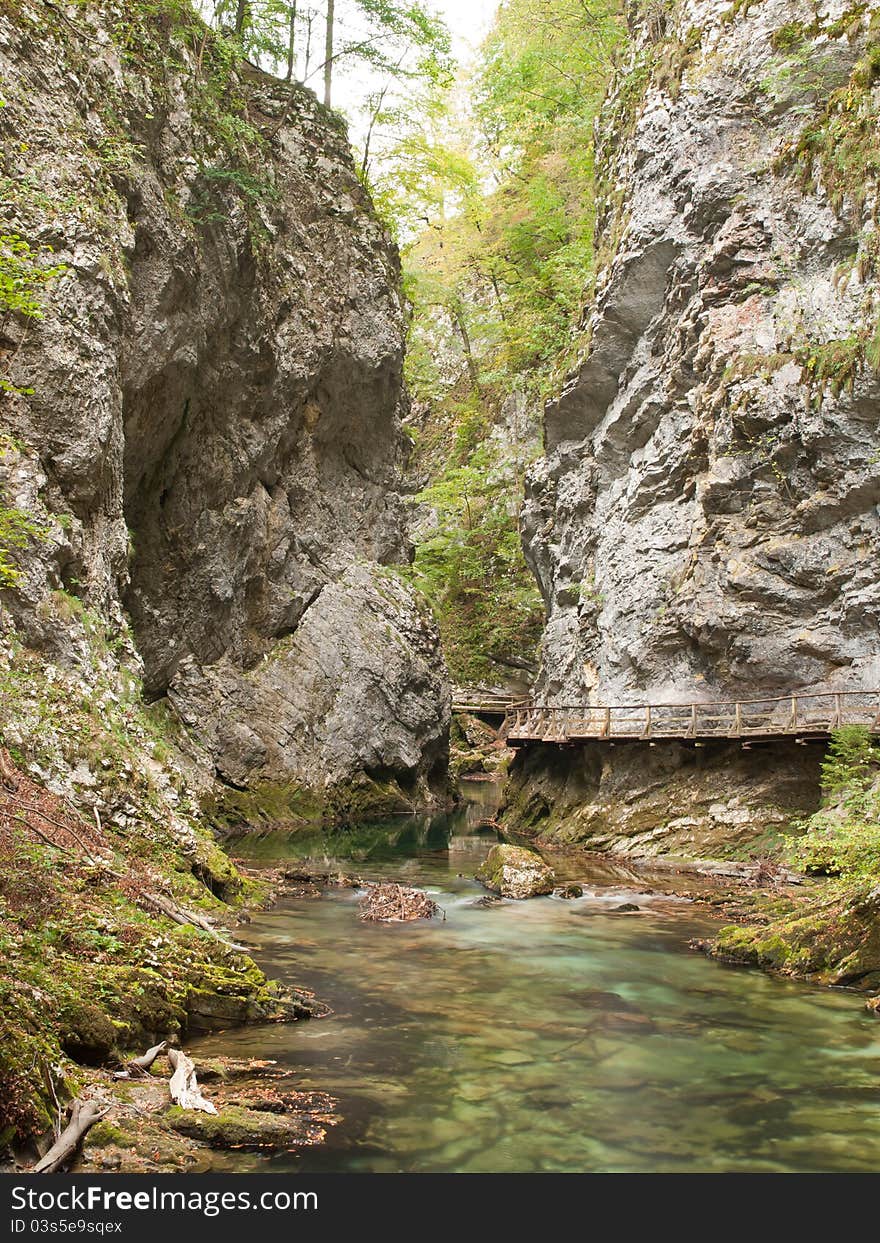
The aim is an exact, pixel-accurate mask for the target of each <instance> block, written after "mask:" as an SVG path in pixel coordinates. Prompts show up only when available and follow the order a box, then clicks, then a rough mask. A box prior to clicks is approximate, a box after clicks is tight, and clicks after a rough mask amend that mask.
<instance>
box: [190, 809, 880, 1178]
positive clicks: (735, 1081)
mask: <svg viewBox="0 0 880 1243" xmlns="http://www.w3.org/2000/svg"><path fill="white" fill-rule="evenodd" d="M488 796H489V797H490V795H488ZM480 814H485V813H484V812H481V811H480V810H479V809H475V808H473V807H472V808H470V809H469V810H468V811H467V812H465V813H462V814H461V815H459V816H457V817H453V818H447V819H445V820H441V821H437V822H434V824H433V825H429V824H426V823H421V824H419V823H416V822H409V823H404V824H401V823H399V822H398V823H397V824H395V825H392V826H387V827H385V828H383V829H378V828H377V829H373V830H358V831H356V832H354V833H352V834H346V835H339V834H337V835H333V836H332V837H327V838H324V839H321V840H315V839H312V840H311V841H304V840H303V839H302V838H292V839H284V838H278V837H271V838H262V839H259V840H255V841H252V842H249V843H248V853H249V855H250V856H251V858H254V857H257V858H263V859H264V860H266V861H267V862H268V861H270V860H273V861H274V860H278V859H281V858H285V859H295V858H296V859H299V858H309V859H310V861H311V863H312V864H314V865H315V866H316V867H318V866H323V864H324V862H325V861H326V862H330V861H334V860H335V861H338V862H339V864H340V865H341V867H342V869H343V870H347V871H356V872H358V873H360V874H361V875H364V876H368V877H379V876H381V877H386V878H392V879H400V880H403V881H406V882H408V883H412V884H416V885H420V886H422V887H425V888H428V889H429V890H431V891H433V892H434V895H435V898H436V900H437V901H438V902H439V903H440V905H441V906H442V907H443V908H444V910H445V912H446V919H445V921H444V922H439V921H437V920H435V921H431V922H429V923H428V922H419V923H416V924H401V925H390V926H389V925H381V924H365V923H362V922H360V920H359V919H358V915H357V901H358V899H357V895H356V894H355V893H353V892H351V891H350V890H343V891H331V892H329V893H327V894H325V896H323V897H322V898H320V899H293V898H288V899H285V900H284V901H282V902H281V903H280V904H279V905H278V906H276V907H275V908H274V909H273V910H272V911H269V912H267V913H265V914H263V915H261V916H260V917H259V918H258V919H255V920H254V922H253V923H252V924H251V925H249V927H248V929H247V933H248V940H249V941H251V942H252V943H255V944H257V945H258V946H259V949H258V952H257V954H256V957H257V958H258V960H259V961H260V963H261V965H262V966H264V968H265V969H266V970H267V971H268V972H269V973H270V974H273V975H275V976H278V977H280V978H282V979H286V980H288V981H289V982H291V983H294V984H298V985H301V986H306V987H309V988H311V989H313V990H314V991H315V992H316V993H317V994H318V996H319V997H320V998H321V999H322V1000H324V1001H327V1002H328V1003H329V1004H330V1005H331V1006H332V1007H333V1010H334V1014H333V1016H332V1017H330V1018H327V1019H322V1020H320V1021H314V1022H310V1023H298V1024H294V1025H290V1026H263V1027H252V1028H246V1029H242V1030H238V1031H232V1032H225V1033H222V1034H218V1035H214V1036H211V1037H209V1038H205V1039H204V1040H202V1041H200V1042H198V1044H197V1046H196V1051H197V1053H198V1052H201V1053H202V1054H203V1055H206V1056H207V1055H209V1054H210V1053H217V1052H223V1053H228V1054H231V1055H234V1056H257V1057H271V1058H277V1059H278V1061H279V1062H281V1063H282V1064H284V1065H289V1066H291V1067H293V1068H295V1069H296V1071H297V1072H298V1079H297V1085H296V1086H298V1087H300V1088H303V1089H308V1088H319V1089H324V1090H326V1091H329V1092H331V1093H332V1094H333V1095H334V1096H336V1097H337V1098H338V1099H339V1102H340V1109H339V1112H340V1113H341V1114H342V1116H343V1119H344V1120H343V1122H342V1123H341V1125H339V1126H338V1127H336V1128H335V1129H333V1130H331V1131H330V1133H329V1138H328V1142H327V1143H326V1144H325V1145H323V1146H321V1147H319V1148H314V1149H306V1150H304V1151H302V1152H301V1153H299V1154H285V1155H283V1156H280V1157H276V1158H273V1159H271V1161H267V1160H266V1159H265V1158H258V1157H254V1156H248V1155H246V1154H234V1155H233V1156H231V1157H230V1158H229V1161H230V1163H231V1165H232V1166H234V1167H235V1168H238V1169H250V1168H259V1169H263V1170H266V1169H267V1167H268V1168H269V1169H274V1170H278V1171H279V1172H280V1171H282V1170H285V1171H286V1170H291V1169H298V1170H302V1171H313V1170H347V1171H407V1170H419V1171H447V1170H449V1171H464V1172H479V1171H542V1170H555V1171H688V1170H691V1171H699V1170H704V1171H761V1170H767V1171H822V1170H839V1171H856V1170H860V1171H862V1170H876V1169H878V1168H880V1024H878V1023H877V1021H876V1019H872V1018H870V1017H869V1016H867V1015H865V1014H863V1012H862V1010H861V1008H860V999H859V998H858V997H857V996H854V995H853V994H847V993H836V992H831V991H827V990H821V989H813V988H809V987H806V986H802V985H798V984H794V983H789V982H785V981H780V980H776V979H771V978H769V977H767V976H764V975H761V974H759V973H757V972H752V971H745V970H738V969H734V968H728V967H724V966H721V965H719V964H717V963H713V962H710V961H708V960H707V959H705V958H703V957H702V955H699V954H696V953H694V952H693V951H690V950H688V949H687V941H688V938H689V937H691V936H694V935H699V934H700V933H703V932H706V931H707V930H709V929H710V928H711V927H712V925H711V924H710V923H709V922H708V921H707V920H706V919H705V918H704V917H702V916H701V915H700V914H699V913H698V912H697V911H696V909H695V908H694V907H693V906H692V905H690V904H687V903H684V902H681V901H678V900H676V899H672V898H669V897H665V898H664V897H656V896H655V897H653V898H651V897H649V896H646V895H645V894H644V893H640V892H639V881H638V878H636V877H634V876H633V875H632V874H629V873H627V872H626V871H625V870H622V869H611V868H609V867H607V866H604V867H603V866H601V865H600V866H596V865H593V866H592V867H591V866H590V864H589V862H588V861H585V860H583V859H582V858H578V859H577V860H576V861H575V862H569V864H568V865H567V866H566V867H565V868H564V871H565V872H566V874H570V875H571V876H572V878H577V879H579V880H581V881H582V882H584V883H585V884H587V885H588V886H589V889H588V892H587V894H586V896H585V897H584V898H583V899H579V900H574V901H563V900H560V899H553V898H540V899H532V900H531V901H528V902H520V903H504V904H502V905H500V906H496V907H481V906H477V905H474V901H475V899H479V898H480V897H481V896H482V895H483V893H484V891H483V890H482V889H481V888H480V887H479V886H478V885H476V884H475V882H473V881H472V880H470V879H469V878H470V877H471V876H472V874H473V872H474V869H475V868H476V866H477V864H478V863H479V862H480V860H481V859H482V857H483V856H484V854H485V852H486V851H487V850H488V848H489V846H490V845H491V842H492V838H491V837H489V838H487V837H486V836H485V835H480V834H478V833H477V832H476V831H475V827H474V822H475V820H476V819H477V817H478V816H479V815H480ZM237 846H238V852H239V853H242V844H241V843H238V844H237ZM643 883H644V882H642V884H643ZM666 883H668V877H667V878H666ZM622 901H635V902H637V903H638V904H639V905H640V907H641V908H642V909H641V910H640V911H639V913H637V914H623V913H615V912H614V910H613V908H614V907H615V906H617V905H620V903H621V902H622Z"/></svg>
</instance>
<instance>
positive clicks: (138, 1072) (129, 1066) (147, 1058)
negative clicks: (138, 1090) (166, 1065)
mask: <svg viewBox="0 0 880 1243" xmlns="http://www.w3.org/2000/svg"><path fill="white" fill-rule="evenodd" d="M167 1048H168V1041H167V1040H162V1041H161V1042H160V1043H159V1044H154V1045H153V1047H152V1048H150V1049H147V1051H146V1053H142V1054H141V1055H140V1057H133V1058H132V1059H131V1060H130V1061H128V1062H126V1063H125V1066H124V1067H123V1069H122V1070H118V1071H117V1072H116V1075H115V1076H114V1078H116V1079H146V1078H148V1075H147V1071H148V1070H149V1069H150V1067H151V1066H152V1065H153V1063H154V1062H155V1060H156V1058H157V1057H159V1056H160V1054H162V1053H164V1052H165V1050H166V1049H167Z"/></svg>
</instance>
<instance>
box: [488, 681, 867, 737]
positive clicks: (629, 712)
mask: <svg viewBox="0 0 880 1243" xmlns="http://www.w3.org/2000/svg"><path fill="white" fill-rule="evenodd" d="M505 724H506V726H507V741H508V744H509V745H510V746H512V747H520V746H527V745H528V744H529V743H537V742H545V743H569V742H586V741H589V740H591V739H592V740H599V741H606V742H617V741H621V742H625V741H637V740H639V739H651V740H655V739H656V740H661V739H674V738H679V739H684V740H690V741H693V742H707V741H711V740H712V739H743V740H748V739H753V740H759V739H771V738H779V737H791V738H802V739H804V740H807V739H813V738H815V739H823V738H828V737H829V736H830V734H831V733H832V731H833V730H836V729H839V728H840V727H841V726H842V725H863V726H865V727H867V728H868V729H869V730H871V732H872V733H875V734H878V735H880V690H869V691H839V692H836V693H835V692H830V693H828V694H822V695H802V694H795V695H784V696H779V697H777V698H772V699H741V700H731V701H723V702H711V703H682V704H637V705H617V704H598V705H590V706H588V707H585V706H582V705H573V704H553V705H539V704H532V703H514V704H511V706H510V707H509V708H508V710H507V714H506V717H505Z"/></svg>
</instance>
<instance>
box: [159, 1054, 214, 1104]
mask: <svg viewBox="0 0 880 1243" xmlns="http://www.w3.org/2000/svg"><path fill="white" fill-rule="evenodd" d="M168 1061H169V1062H170V1063H171V1070H172V1075H171V1078H170V1079H169V1081H168V1091H169V1092H170V1093H171V1099H172V1100H173V1101H174V1103H175V1105H179V1106H180V1108H181V1109H200V1110H201V1111H202V1113H206V1114H215V1113H216V1112H217V1109H216V1107H215V1106H214V1105H212V1104H211V1102H210V1101H209V1100H206V1099H205V1097H204V1096H202V1089H201V1088H200V1087H199V1081H198V1079H197V1078H196V1068H195V1066H194V1064H193V1061H192V1058H189V1057H187V1056H186V1054H185V1053H184V1052H183V1051H182V1050H181V1049H169V1050H168Z"/></svg>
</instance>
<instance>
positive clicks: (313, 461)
mask: <svg viewBox="0 0 880 1243" xmlns="http://www.w3.org/2000/svg"><path fill="white" fill-rule="evenodd" d="M13 9H14V11H13ZM181 11H182V10H181ZM179 17H180V14H179V12H178V10H177V9H174V7H173V6H169V8H168V10H167V12H166V11H165V10H164V9H163V7H162V6H155V11H151V12H150V13H146V11H144V12H141V11H140V10H137V9H132V7H131V6H120V5H114V4H96V5H89V6H87V7H84V8H83V7H81V8H79V9H78V10H77V11H76V12H75V13H71V14H70V15H66V16H65V15H62V14H60V13H59V12H57V11H55V10H51V11H50V10H47V9H46V8H45V6H35V5H32V4H30V3H29V2H28V0H25V2H24V3H22V4H16V5H14V6H11V7H10V6H4V12H3V14H2V35H0V54H2V61H3V71H2V72H3V83H4V86H3V94H4V99H5V101H6V104H7V106H6V107H5V108H4V109H3V110H2V112H0V132H2V138H3V144H4V174H5V176H6V177H7V178H8V181H7V183H6V184H7V185H8V186H12V187H14V188H13V189H12V191H11V194H10V196H9V198H10V205H9V209H8V214H7V219H6V221H5V223H4V232H6V231H8V232H9V233H10V234H13V235H14V236H15V237H17V238H22V239H24V240H25V241H26V243H27V244H28V246H29V248H30V252H29V255H28V256H27V258H28V261H29V262H31V261H32V262H33V265H34V266H36V267H42V268H43V269H45V268H47V267H49V266H56V265H57V266H61V267H62V269H63V270H62V271H61V273H60V274H58V275H56V276H55V278H54V279H53V280H52V281H51V283H50V284H49V285H48V286H46V287H45V289H42V290H41V293H40V301H41V302H42V304H43V309H42V317H41V318H35V317H33V316H27V315H14V314H13V315H7V316H6V317H5V318H4V320H3V323H2V333H3V340H2V342H0V344H2V349H3V357H4V360H5V367H4V374H5V388H6V390H7V392H6V396H5V400H4V406H5V407H6V408H5V409H4V413H3V433H4V441H3V455H2V461H0V488H2V496H3V501H2V503H3V504H4V505H6V506H7V507H8V508H10V509H12V510H14V511H15V512H16V513H21V514H25V515H28V516H29V517H28V521H30V522H31V523H32V524H35V529H36V534H31V535H29V536H28V538H27V539H26V540H25V545H26V546H25V547H24V548H23V549H21V550H19V551H18V552H17V553H16V554H15V557H14V559H15V562H16V566H17V569H16V575H17V582H15V583H14V584H11V583H7V584H6V590H4V591H3V593H2V605H3V616H4V619H5V622H6V625H7V627H14V628H15V631H16V633H17V635H18V636H19V637H20V639H21V640H22V641H23V642H24V643H25V644H26V645H27V646H28V647H30V648H33V649H37V650H40V651H44V652H47V653H49V654H51V655H52V657H53V658H55V659H58V660H59V661H60V662H61V663H62V664H68V665H69V664H70V663H71V662H72V661H73V662H75V660H76V630H77V626H78V624H79V616H78V607H75V608H72V607H71V603H70V602H71V600H73V601H75V602H78V605H81V606H83V607H85V608H86V609H88V610H90V611H92V612H94V613H95V614H96V615H97V616H98V617H99V618H101V619H104V620H106V621H107V622H108V623H109V624H110V625H111V626H112V627H115V628H120V627H121V625H122V619H123V610H125V611H126V612H127V613H128V615H129V616H130V618H131V621H132V626H133V635H134V645H135V648H136V655H132V656H131V659H132V660H134V661H135V662H137V661H142V674H143V681H144V687H145V693H146V695H147V697H148V698H152V699H159V698H165V697H167V701H168V703H169V704H170V705H172V707H173V708H174V709H175V710H176V711H177V712H178V714H179V715H180V717H181V718H182V720H183V721H184V722H185V723H186V725H187V726H188V727H189V730H190V734H191V737H192V739H193V741H194V744H195V746H196V747H197V748H199V749H200V751H201V758H202V760H203V761H204V763H205V764H206V765H207V767H208V768H209V770H213V773H214V774H215V775H216V776H217V777H219V778H220V780H221V781H222V782H223V783H226V784H227V785H230V786H234V787H237V788H240V787H245V786H254V785H255V784H259V783H266V782H271V783H273V785H274V786H275V787H278V786H281V785H284V784H287V785H289V787H290V792H291V796H293V794H294V793H296V792H297V791H300V789H301V788H308V790H310V791H312V792H316V793H317V794H318V795H319V796H320V797H324V796H326V797H327V798H328V799H330V801H331V802H332V801H333V797H335V798H336V802H337V805H338V806H340V807H343V808H348V809H349V810H358V809H360V810H363V811H367V810H369V806H368V804H369V797H368V795H369V790H370V788H372V784H373V783H375V784H376V787H377V789H379V787H381V789H380V794H381V798H382V800H384V803H387V801H388V799H389V798H392V801H394V799H395V798H396V800H397V801H398V802H399V803H400V804H401V805H404V806H406V805H411V804H414V803H424V802H430V801H432V800H436V799H438V798H442V797H443V796H444V781H445V777H444V775H443V774H444V770H445V756H446V747H447V743H446V737H447V730H448V720H449V709H448V696H447V692H446V688H445V674H444V668H443V663H442V658H441V656H440V651H439V641H438V638H437V635H436V632H435V629H434V627H433V624H432V622H431V621H430V619H429V618H427V617H426V616H425V615H424V614H423V613H422V612H421V611H420V609H419V608H418V607H417V605H416V604H415V602H414V601H413V599H412V598H411V597H410V595H409V593H408V592H407V591H406V590H405V589H404V588H402V587H401V586H400V585H399V584H398V583H397V582H396V581H395V580H394V577H393V573H392V572H391V571H389V570H388V569H386V568H385V567H391V566H394V565H395V564H400V563H405V562H406V561H407V560H408V558H409V555H410V552H409V546H408V542H407V539H406V536H405V522H404V514H403V505H402V503H401V500H400V497H399V495H398V489H399V480H400V477H401V472H402V469H403V467H404V464H405V455H406V445H407V441H406V438H405V436H404V435H403V433H402V429H401V422H400V417H401V413H402V412H403V411H404V410H405V407H406V395H405V391H404V389H403V385H402V379H401V371H402V355H403V336H404V318H403V308H402V305H401V298H400V292H399V267H398V259H397V255H396V252H395V251H394V249H393V247H392V245H391V243H390V242H389V239H388V238H387V236H386V234H385V233H384V231H383V229H382V227H381V226H380V225H379V224H378V222H377V220H376V218H375V216H374V214H373V210H372V206H371V204H370V202H369V199H368V197H367V195H366V193H365V191H364V190H363V188H362V186H361V185H360V183H359V181H358V179H357V177H356V175H355V172H354V169H353V166H352V162H351V158H350V154H349V148H348V142H347V138H346V135H345V132H344V129H343V127H342V125H341V123H340V122H339V121H338V119H336V118H335V117H333V116H332V114H330V113H329V112H327V111H326V110H324V109H323V108H322V107H321V106H320V105H319V104H318V103H317V102H316V100H315V99H314V97H313V96H312V94H311V93H310V92H309V91H306V90H304V89H301V88H299V87H296V86H289V85H285V84H283V83H280V82H277V81H276V80H274V79H271V78H269V77H267V76H265V75H263V74H261V73H260V72H259V71H257V70H256V69H254V68H252V67H251V66H249V65H248V64H247V63H245V62H239V63H237V64H236V63H230V60H229V57H228V55H227V53H226V52H225V51H224V45H223V43H222V40H218V39H217V38H214V37H212V36H211V35H210V34H208V33H207V32H206V31H205V30H204V28H203V27H201V26H200V24H199V23H198V22H197V21H195V20H191V21H188V22H187V21H185V20H184V21H181V20H179ZM49 246H51V248H52V251H51V254H50V251H49V250H48V249H47V248H48V247H49ZM72 612H73V613H77V616H76V617H74V618H73V619H71V616H70V615H71V613H72ZM401 705H402V706H401ZM352 785H354V786H355V787H356V788H357V789H358V791H359V794H358V800H355V803H356V804H357V806H355V804H353V803H352V802H351V800H347V799H346V797H345V794H344V792H345V791H346V790H347V789H348V788H349V787H351V786H352ZM392 796H393V797H392Z"/></svg>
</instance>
